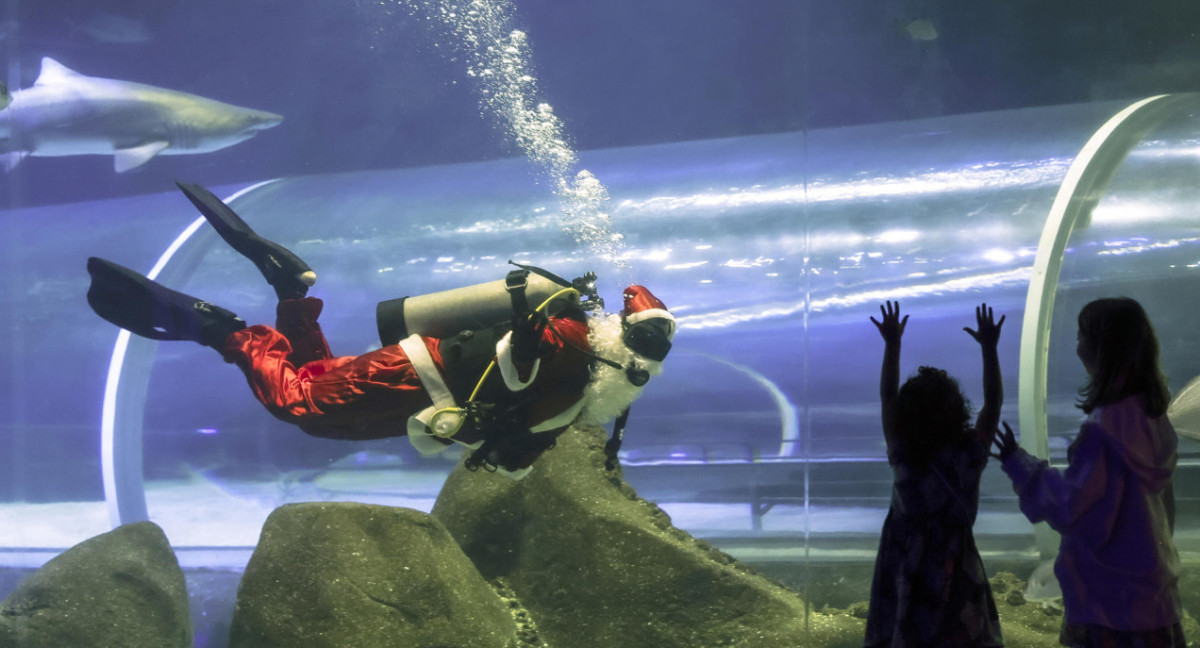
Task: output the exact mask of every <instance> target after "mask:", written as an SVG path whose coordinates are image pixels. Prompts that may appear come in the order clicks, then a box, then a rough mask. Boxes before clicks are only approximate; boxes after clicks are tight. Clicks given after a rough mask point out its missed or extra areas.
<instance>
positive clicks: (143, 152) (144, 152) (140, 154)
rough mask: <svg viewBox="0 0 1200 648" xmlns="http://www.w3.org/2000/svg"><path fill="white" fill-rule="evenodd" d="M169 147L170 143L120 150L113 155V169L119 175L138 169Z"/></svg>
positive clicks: (157, 143)
mask: <svg viewBox="0 0 1200 648" xmlns="http://www.w3.org/2000/svg"><path fill="white" fill-rule="evenodd" d="M167 146H169V143H168V142H150V143H149V144H142V145H141V146H135V147H133V148H127V149H120V150H118V151H116V152H114V153H113V168H114V169H116V171H117V173H125V172H126V171H128V170H130V169H136V168H138V167H140V166H142V165H143V164H145V163H147V162H149V161H150V158H153V157H154V156H155V155H158V154H159V153H160V152H162V150H163V149H165V148H167Z"/></svg>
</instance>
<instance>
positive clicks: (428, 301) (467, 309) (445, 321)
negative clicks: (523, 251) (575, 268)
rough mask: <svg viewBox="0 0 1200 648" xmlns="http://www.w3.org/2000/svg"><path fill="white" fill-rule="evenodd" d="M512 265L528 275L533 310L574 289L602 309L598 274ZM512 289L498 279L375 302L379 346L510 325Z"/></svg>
mask: <svg viewBox="0 0 1200 648" xmlns="http://www.w3.org/2000/svg"><path fill="white" fill-rule="evenodd" d="M510 263H511V262H510ZM513 265H517V266H518V267H520V268H521V269H523V270H528V272H526V273H523V275H524V276H525V287H524V289H525V297H526V299H527V300H528V303H529V304H532V305H534V306H537V305H538V304H542V303H543V302H545V301H546V300H548V299H550V298H552V297H554V296H555V295H558V294H559V293H561V292H562V291H563V290H564V289H569V288H575V289H576V290H578V291H579V293H582V296H583V297H584V299H585V304H587V302H599V304H598V305H597V306H598V307H600V308H602V307H603V302H602V301H600V300H599V297H598V296H596V293H595V279H596V275H595V274H593V273H590V272H589V273H587V274H586V275H585V276H584V277H583V278H580V279H576V280H575V281H573V282H572V281H567V280H565V279H563V278H561V277H558V276H556V275H554V274H552V273H550V272H546V271H545V270H542V269H540V268H535V267H533V266H523V265H519V264H515V263H514V264H513ZM514 272H515V271H514ZM512 287H513V286H512V285H511V284H510V279H500V280H497V281H489V282H486V283H481V284H475V285H473V286H465V287H462V288H454V289H452V290H443V291H441V292H435V293H429V294H427V295H417V296H412V297H400V298H398V299H389V300H387V301H382V302H379V305H378V306H376V308H375V323H376V325H377V326H378V328H379V341H380V342H381V343H383V345H384V346H388V345H390V344H396V343H398V342H399V341H400V340H403V339H404V338H406V337H408V336H410V335H413V334H418V335H423V336H426V337H435V338H443V339H444V338H452V337H454V336H455V335H457V334H458V333H459V332H460V331H478V330H484V329H488V328H491V327H493V326H496V325H497V324H500V323H502V322H509V321H511V320H512V317H513V302H512V297H511V294H510V289H511V288H512ZM581 288H582V290H581ZM585 304H580V302H579V299H578V295H577V296H576V298H575V299H558V300H555V301H554V302H552V303H550V304H547V307H546V313H545V314H546V315H555V314H557V313H559V312H562V311H563V310H564V309H565V308H567V307H570V306H585V308H586V305H585Z"/></svg>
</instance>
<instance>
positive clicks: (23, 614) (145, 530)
mask: <svg viewBox="0 0 1200 648" xmlns="http://www.w3.org/2000/svg"><path fill="white" fill-rule="evenodd" d="M63 646H71V647H72V648H109V647H111V648H150V647H154V648H169V647H172V646H175V647H178V648H191V646H192V624H191V618H190V617H189V614H188V599H187V591H186V587H185V585H184V577H183V572H182V571H181V570H180V568H179V562H178V560H176V558H175V554H174V552H172V550H171V546H170V544H169V543H168V542H167V537H166V535H165V534H163V532H162V529H160V528H159V527H158V526H157V525H155V524H153V523H151V522H138V523H136V524H128V525H125V526H121V527H118V528H116V529H114V530H112V531H110V532H108V533H104V534H101V535H98V536H96V537H94V538H91V539H89V540H86V541H84V542H82V543H80V544H78V545H75V546H74V547H72V548H70V549H68V550H67V551H65V552H63V553H62V554H59V555H58V556H57V557H55V558H54V559H52V560H50V561H49V562H47V563H46V564H45V565H43V566H42V568H41V569H39V570H38V571H36V572H34V573H33V574H32V575H30V576H29V577H28V578H26V579H25V580H24V581H23V582H22V583H21V584H20V585H19V586H18V587H17V589H15V590H14V591H13V592H12V594H10V595H9V597H8V598H7V599H5V600H4V602H3V603H2V604H0V648H17V647H19V648H62V647H63Z"/></svg>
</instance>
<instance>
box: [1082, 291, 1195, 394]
mask: <svg viewBox="0 0 1200 648" xmlns="http://www.w3.org/2000/svg"><path fill="white" fill-rule="evenodd" d="M1079 335H1080V342H1081V344H1083V345H1084V348H1085V349H1086V350H1087V351H1088V352H1089V353H1090V354H1091V357H1092V358H1093V359H1094V366H1093V367H1092V371H1091V375H1090V376H1089V377H1088V381H1087V383H1085V384H1084V385H1083V387H1081V388H1080V389H1079V401H1078V402H1077V403H1076V405H1077V406H1078V407H1079V408H1080V409H1082V410H1083V411H1085V412H1088V413H1091V411H1092V410H1094V409H1095V408H1096V407H1098V406H1101V405H1110V404H1112V403H1115V402H1117V401H1119V400H1122V399H1125V398H1128V397H1130V396H1135V395H1141V397H1142V407H1143V408H1144V409H1145V411H1146V415H1147V416H1152V417H1155V416H1162V415H1163V414H1165V413H1166V411H1167V404H1168V403H1169V402H1170V398H1171V394H1170V392H1168V391H1167V381H1166V378H1164V377H1163V374H1162V371H1161V370H1160V369H1159V366H1158V337H1157V336H1156V335H1155V334H1154V327H1153V326H1151V324H1150V318H1148V317H1147V316H1146V311H1145V310H1143V309H1142V305H1141V304H1139V303H1138V302H1137V301H1136V300H1133V299H1130V298H1128V297H1111V298H1106V299H1097V300H1095V301H1093V302H1090V303H1089V304H1088V305H1087V306H1084V307H1083V310H1081V311H1079Z"/></svg>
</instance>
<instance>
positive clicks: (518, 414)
mask: <svg viewBox="0 0 1200 648" xmlns="http://www.w3.org/2000/svg"><path fill="white" fill-rule="evenodd" d="M179 187H180V189H182V190H183V192H184V194H185V195H187V197H188V198H189V199H190V200H191V201H192V203H193V204H194V205H195V206H196V207H197V208H198V209H199V210H200V212H201V213H202V214H203V215H204V217H205V218H206V219H207V220H208V222H209V223H210V224H212V226H213V227H214V228H215V229H216V230H217V232H218V234H220V235H221V237H222V238H223V239H224V240H225V241H226V242H227V243H229V244H230V246H232V247H233V248H234V249H235V250H237V251H238V252H239V253H241V254H242V255H243V256H245V257H246V258H248V259H249V260H251V261H252V262H253V263H254V264H255V265H256V266H257V267H258V269H259V270H260V272H262V274H263V277H264V278H265V279H266V280H267V282H268V283H269V284H270V285H271V286H272V287H273V288H274V289H275V293H276V296H277V297H278V298H279V304H278V306H277V308H276V324H275V327H270V326H265V325H254V326H247V325H246V323H245V322H244V321H243V320H241V319H240V318H238V317H237V316H236V315H235V314H234V313H232V312H230V311H228V310H225V309H223V308H220V307H218V306H214V305H213V304H210V303H208V302H205V301H203V300H200V299H197V298H195V297H191V296H189V295H185V294H183V293H180V292H177V291H174V290H171V289H169V288H166V287H165V286H162V285H160V284H158V283H156V282H154V281H152V280H150V279H147V278H146V277H144V276H142V275H140V274H138V273H136V272H134V271H132V270H130V269H128V268H125V267H123V266H120V265H117V264H115V263H112V262H111V261H106V260H104V259H100V258H95V257H93V258H90V259H88V266H87V267H88V272H89V273H90V274H91V277H92V283H91V288H90V290H89V291H88V303H89V304H90V305H91V307H92V309H93V310H94V311H95V312H96V313H97V314H98V315H100V316H101V317H103V318H104V319H106V320H108V321H110V322H112V323H114V324H116V325H117V326H120V327H122V328H124V329H127V330H129V331H131V332H133V333H135V334H137V335H141V336H143V337H147V338H151V339H157V340H192V341H194V342H198V343H200V344H202V345H204V346H208V347H212V348H213V349H215V350H217V352H218V353H220V354H221V356H222V357H223V358H224V359H225V361H226V362H230V363H233V364H235V365H237V366H238V367H239V368H240V369H241V370H242V373H243V374H244V375H245V377H246V381H247V382H248V383H249V385H250V389H251V390H252V391H253V392H254V395H255V397H256V398H257V399H258V400H259V401H260V402H261V403H262V404H263V405H264V406H265V407H266V408H267V410H268V411H270V412H271V414H273V415H274V416H275V417H277V418H279V419H281V420H284V421H287V422H290V423H294V424H296V425H297V426H299V427H300V428H301V429H302V430H304V431H305V432H306V433H308V434H311V435H313V436H319V437H326V438H336V439H350V440H364V439H378V438H384V437H393V436H402V435H407V436H408V438H409V440H410V441H411V442H412V444H413V446H414V447H416V448H417V450H419V451H420V452H422V453H423V454H433V453H437V452H441V451H443V450H445V449H447V448H449V447H451V446H453V445H455V444H459V445H462V446H466V447H467V448H470V449H471V450H472V452H471V454H470V456H469V457H468V458H467V459H466V460H465V463H466V465H467V467H468V468H471V469H477V468H479V467H483V468H485V469H487V470H498V471H500V472H502V473H504V474H506V475H508V476H510V477H514V478H518V479H519V478H521V477H523V476H525V475H526V474H527V473H528V472H529V470H530V466H531V465H532V464H533V462H534V461H535V460H536V459H537V457H538V456H540V455H541V454H542V453H543V452H544V451H546V450H547V449H549V448H551V447H553V445H554V442H555V439H557V437H558V436H559V435H560V434H562V433H563V432H564V431H565V430H566V429H567V427H568V426H570V425H571V424H572V423H576V422H581V423H589V424H596V425H599V424H604V423H606V422H608V421H610V420H612V419H614V418H618V420H619V425H618V427H619V428H620V427H623V425H624V415H627V414H628V408H629V405H630V404H631V403H632V402H633V400H634V399H636V398H637V397H638V396H639V395H640V394H641V391H642V389H643V388H644V386H645V384H646V382H647V381H648V380H649V378H650V377H651V376H653V375H657V374H658V373H660V372H661V370H662V361H663V359H664V358H665V357H666V355H667V352H668V351H669V350H670V348H671V339H672V337H673V336H674V333H675V318H674V317H673V316H672V315H671V313H670V312H669V311H668V310H667V308H666V307H665V306H664V305H663V303H662V302H661V301H659V300H658V298H656V297H655V296H654V295H653V294H651V293H650V291H649V290H647V289H646V288H645V287H643V286H636V285H635V286H630V287H628V288H626V289H625V291H624V306H623V308H622V310H621V312H620V314H610V313H604V312H603V311H602V310H601V309H602V307H603V301H602V300H600V299H599V297H598V296H597V295H596V294H595V289H594V279H595V275H592V274H590V273H589V274H588V275H586V276H585V277H584V278H582V279H576V280H574V281H573V282H567V281H565V280H563V279H561V278H559V277H557V276H555V275H552V274H550V273H547V272H545V271H543V270H540V269H538V268H533V267H531V266H518V268H519V269H518V270H514V271H513V272H511V273H509V276H508V277H506V279H505V280H503V281H498V282H493V284H495V285H493V284H481V285H480V286H471V287H466V288H463V289H459V290H454V291H447V292H445V293H436V294H434V295H428V296H419V297H410V298H404V299H400V300H391V301H388V302H382V303H380V305H379V309H378V311H377V319H378V322H379V329H380V337H381V340H382V342H383V344H384V346H383V347H382V348H380V349H377V350H375V351H370V352H368V353H365V354H363V355H360V356H342V357H335V356H333V354H332V353H330V350H329V345H328V343H327V342H326V340H325V337H324V335H323V334H322V332H321V327H320V325H319V324H318V323H317V318H318V316H319V315H320V313H321V309H322V307H323V303H322V302H321V300H320V299H317V298H315V297H309V296H307V292H308V288H309V287H310V286H312V285H313V284H314V283H315V281H316V274H315V273H314V272H313V271H312V269H311V268H309V266H308V265H307V264H306V263H305V262H304V261H303V260H301V259H300V258H299V257H297V256H296V255H295V254H293V253H292V252H290V251H289V250H287V249H285V248H283V247H282V246H280V245H279V244H277V243H274V242H272V241H269V240H267V239H264V238H262V237H261V236H259V235H258V234H256V233H255V232H254V231H253V230H252V229H251V228H250V226H249V225H247V224H246V223H245V222H244V221H242V219H241V218H240V217H238V215H237V214H236V213H234V212H233V210H232V209H230V208H229V207H228V206H227V205H225V204H224V203H223V202H221V201H220V200H219V199H218V198H217V197H216V196H214V195H212V194H211V193H209V192H208V191H207V190H206V189H204V188H203V187H201V186H199V185H192V184H183V183H180V184H179ZM535 302H536V305H534V304H535ZM446 312H451V313H455V314H456V316H455V317H454V318H453V320H455V321H446V319H447V318H446V316H445V313H446ZM460 313H461V317H460V316H458V315H459V314H460ZM464 323H465V324H464ZM614 441H619V436H618V435H616V434H615V435H614ZM610 447H611V444H610ZM614 452H615V451H614Z"/></svg>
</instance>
